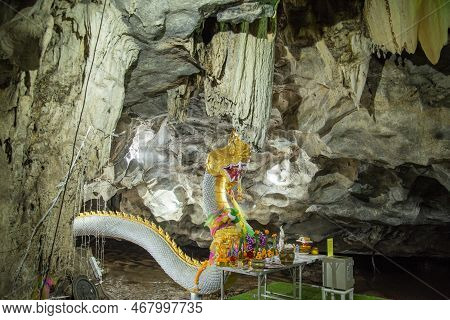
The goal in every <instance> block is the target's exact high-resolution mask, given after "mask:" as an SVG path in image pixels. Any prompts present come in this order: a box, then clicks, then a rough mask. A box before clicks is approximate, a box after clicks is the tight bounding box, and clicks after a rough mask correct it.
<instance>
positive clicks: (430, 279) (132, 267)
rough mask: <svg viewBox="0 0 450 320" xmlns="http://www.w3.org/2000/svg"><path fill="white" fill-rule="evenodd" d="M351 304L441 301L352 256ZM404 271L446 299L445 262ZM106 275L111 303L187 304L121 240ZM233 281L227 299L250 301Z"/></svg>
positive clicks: (307, 275)
mask: <svg viewBox="0 0 450 320" xmlns="http://www.w3.org/2000/svg"><path fill="white" fill-rule="evenodd" d="M187 250H188V251H187V252H188V253H189V254H190V255H192V256H195V257H196V258H200V259H201V258H202V254H204V253H203V252H201V253H199V252H197V253H196V252H195V251H194V250H192V251H191V252H189V250H190V249H187ZM354 259H355V270H354V276H355V299H442V297H441V296H439V295H438V294H436V292H433V291H432V290H430V289H429V288H427V287H425V286H424V285H422V284H421V283H420V282H418V281H416V280H414V279H412V278H411V277H410V275H408V274H406V273H404V272H402V271H399V270H396V269H395V268H394V267H392V266H389V265H386V264H384V263H383V260H382V258H381V257H377V258H376V259H377V268H378V270H379V272H378V273H375V274H374V273H373V270H372V269H371V262H370V257H357V256H356V257H355V256H354ZM399 262H400V263H401V264H402V265H403V266H405V267H407V268H408V270H410V271H411V272H413V273H414V274H415V275H417V276H418V277H420V278H421V279H423V280H424V281H426V282H427V283H428V284H430V285H431V286H433V287H434V288H436V289H438V290H439V291H440V292H442V293H443V294H444V295H447V296H450V286H449V284H447V282H446V281H442V280H443V279H445V277H444V278H443V276H444V275H445V274H447V272H448V268H447V263H448V261H447V260H445V261H444V260H442V261H439V260H438V261H437V262H436V261H434V262H433V263H431V262H430V263H428V265H427V266H426V267H425V268H424V267H419V265H418V263H417V260H415V259H414V258H410V259H404V260H400V261H399ZM408 263H409V264H408ZM104 265H105V268H106V271H107V273H106V275H105V278H104V280H105V281H104V284H103V287H104V289H105V290H106V292H107V293H108V294H109V295H110V296H111V297H112V298H113V299H132V300H136V299H144V300H148V299H177V300H183V299H189V293H188V292H186V290H184V289H183V288H181V287H180V286H179V285H178V284H176V283H175V282H174V281H173V280H172V279H171V278H170V277H169V276H168V275H167V274H166V273H165V272H164V271H163V270H162V269H161V267H160V266H159V265H158V263H157V262H156V261H155V260H154V259H153V258H152V257H151V256H150V255H149V254H148V253H147V252H146V251H145V250H144V249H142V248H140V247H138V246H136V245H133V244H131V243H129V242H126V241H116V240H111V239H108V240H107V242H106V245H105V260H104ZM303 279H304V282H305V283H311V284H315V285H318V284H320V282H321V265H320V264H313V265H310V266H307V267H306V268H305V270H304V273H303ZM251 280H254V281H249V278H248V277H244V276H237V277H235V279H233V281H230V283H229V284H227V287H226V292H225V293H226V298H227V299H243V300H245V299H253V295H254V290H255V288H256V286H257V285H256V280H255V279H251ZM270 280H272V283H270V285H271V286H275V287H276V290H277V291H280V292H289V290H291V287H290V283H289V278H288V275H287V274H282V273H280V274H277V276H273V277H271V279H270ZM303 295H304V299H306V300H314V299H320V291H319V289H317V288H313V287H310V286H307V285H305V289H304V294H303ZM204 299H220V293H216V294H212V295H207V296H205V297H204Z"/></svg>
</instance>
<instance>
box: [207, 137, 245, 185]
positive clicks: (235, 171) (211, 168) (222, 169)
mask: <svg viewBox="0 0 450 320" xmlns="http://www.w3.org/2000/svg"><path fill="white" fill-rule="evenodd" d="M250 155H251V151H250V146H249V145H248V144H247V143H246V142H244V141H242V140H241V138H240V137H239V135H238V134H237V132H236V131H235V130H233V131H232V132H231V134H230V137H229V138H228V144H227V145H226V146H225V147H222V148H218V149H215V150H213V151H211V152H210V153H209V154H208V157H207V159H206V171H207V172H208V173H209V174H210V175H212V176H214V177H218V176H226V177H227V178H228V180H229V182H235V181H237V180H239V178H240V175H241V171H242V170H243V169H245V167H246V166H247V163H248V162H249V161H250Z"/></svg>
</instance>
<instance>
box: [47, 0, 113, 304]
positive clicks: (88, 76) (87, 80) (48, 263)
mask: <svg viewBox="0 0 450 320" xmlns="http://www.w3.org/2000/svg"><path fill="white" fill-rule="evenodd" d="M106 2H107V0H104V2H103V9H102V15H101V19H100V26H99V28H98V34H97V39H96V41H95V45H94V51H93V54H92V61H91V66H90V68H89V73H88V75H87V78H86V89H85V90H84V96H83V104H82V107H81V112H80V116H79V118H78V123H77V127H76V130H75V136H74V139H73V145H72V158H71V161H70V163H73V161H74V158H75V148H76V147H75V146H76V142H77V138H78V132H79V130H80V126H81V120H82V118H83V113H84V109H85V107H86V98H87V92H88V88H89V80H90V78H91V73H92V69H93V67H94V61H95V55H96V52H97V45H98V40H99V38H100V32H101V30H102V26H103V18H104V14H105V8H106ZM86 9H87V12H88V15H87V16H88V17H89V2H88V3H86ZM71 174H72V171H71V170H69V172H68V175H67V179H66V182H65V184H64V187H63V191H62V196H61V205H60V207H59V212H58V218H57V221H56V227H55V232H54V234H53V241H52V246H51V249H50V254H49V256H48V259H47V267H46V270H45V276H44V279H46V278H47V277H48V273H49V272H50V270H51V264H52V258H53V253H54V249H55V242H56V236H57V234H58V230H59V225H60V222H61V215H62V210H63V207H64V199H65V195H66V191H67V184H68V181H69V179H70V176H71ZM43 289H44V282H43V283H42V284H41V288H40V298H42V293H43Z"/></svg>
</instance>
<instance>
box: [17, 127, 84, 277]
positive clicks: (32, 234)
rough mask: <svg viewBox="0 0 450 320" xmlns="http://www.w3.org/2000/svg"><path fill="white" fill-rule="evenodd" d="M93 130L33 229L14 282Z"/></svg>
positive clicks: (82, 144)
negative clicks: (35, 237) (38, 231)
mask: <svg viewBox="0 0 450 320" xmlns="http://www.w3.org/2000/svg"><path fill="white" fill-rule="evenodd" d="M91 129H92V126H91V127H89V128H88V130H87V133H86V136H85V137H84V139H83V142H82V143H81V146H80V149H79V150H78V153H77V155H76V157H75V158H74V159H73V161H72V165H71V166H70V168H69V171H68V172H67V174H66V176H65V177H64V179H63V181H61V182H60V183H59V184H58V187H59V191H58V193H57V195H56V197H55V198H54V199H53V200H52V202H51V204H50V207H49V208H48V209H47V211H46V212H45V214H44V215H43V216H42V218H41V219H40V220H39V221H38V223H37V224H36V226H35V227H34V228H33V231H32V232H31V237H30V239H29V240H28V245H27V249H26V250H25V254H24V256H23V257H22V260H21V261H20V264H19V267H18V268H17V271H16V275H15V278H14V281H16V280H17V278H18V276H19V274H20V272H21V271H22V268H23V265H24V263H25V260H26V259H27V257H28V254H29V252H30V248H31V244H32V243H33V238H34V236H35V235H36V233H37V230H38V229H39V227H40V226H41V225H42V223H43V222H44V221H45V219H46V218H47V217H48V215H49V214H50V212H51V211H52V209H53V208H54V207H55V205H56V204H57V203H58V200H59V198H60V196H61V194H62V193H63V186H64V185H66V184H67V182H68V180H69V177H70V173H71V172H72V171H73V169H74V167H75V163H76V161H77V160H78V158H79V157H80V153H81V150H82V149H83V147H84V145H85V142H86V140H87V138H88V136H89V133H90V131H91Z"/></svg>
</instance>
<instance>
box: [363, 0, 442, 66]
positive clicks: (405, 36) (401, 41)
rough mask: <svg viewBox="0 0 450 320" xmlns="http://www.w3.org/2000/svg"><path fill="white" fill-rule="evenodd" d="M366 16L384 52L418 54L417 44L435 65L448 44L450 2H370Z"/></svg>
mask: <svg viewBox="0 0 450 320" xmlns="http://www.w3.org/2000/svg"><path fill="white" fill-rule="evenodd" d="M364 15H365V18H366V22H367V25H368V28H369V33H370V37H371V38H372V40H373V41H374V42H375V43H376V44H377V45H378V46H380V48H382V49H384V50H388V51H390V52H392V53H401V52H402V51H403V50H405V51H407V52H409V53H414V52H415V51H416V48H417V41H420V44H421V45H422V48H423V51H424V52H425V54H426V56H427V57H428V59H429V60H430V61H431V63H433V64H436V63H437V62H438V61H439V56H440V52H441V49H442V47H443V46H445V45H446V44H447V41H448V28H449V27H450V2H448V1H446V0H427V1H424V0H395V1H393V0H388V1H385V0H367V1H366V2H365V7H364Z"/></svg>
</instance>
